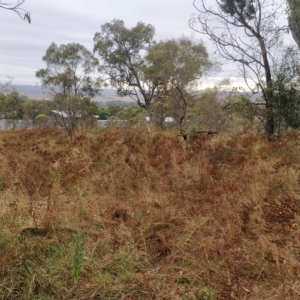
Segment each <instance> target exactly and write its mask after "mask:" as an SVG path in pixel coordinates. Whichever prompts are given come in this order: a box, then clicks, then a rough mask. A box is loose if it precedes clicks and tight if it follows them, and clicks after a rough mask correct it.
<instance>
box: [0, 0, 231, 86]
mask: <svg viewBox="0 0 300 300" xmlns="http://www.w3.org/2000/svg"><path fill="white" fill-rule="evenodd" d="M2 2H11V3H16V2H17V0H9V1H8V0H7V1H2ZM22 7H23V8H24V9H26V10H27V11H29V12H30V13H31V17H32V23H31V24H28V23H27V22H25V21H23V20H21V19H20V18H19V17H18V15H17V14H15V13H14V12H11V11H6V10H4V9H0V20H1V34H0V83H3V82H5V81H6V80H7V76H11V77H13V78H14V80H13V83H14V84H26V85H27V84H28V85H39V81H38V79H37V78H36V77H35V72H36V71H37V70H39V69H41V68H45V63H44V62H43V60H42V57H43V55H44V54H45V51H46V49H47V48H48V46H49V45H50V44H51V43H52V42H55V43H56V44H57V45H60V44H67V43H72V42H76V43H80V44H82V45H84V46H85V47H87V48H88V49H89V50H91V51H92V50H93V37H94V34H95V33H96V32H97V31H100V27H101V25H102V24H104V23H106V22H110V21H112V20H113V19H121V20H123V21H124V22H125V26H126V27H128V28H131V27H133V26H135V25H136V24H137V22H139V21H142V22H144V23H146V24H152V25H154V26H155V29H156V35H155V40H165V39H170V38H178V37H180V36H181V35H187V36H192V35H193V36H194V37H195V38H196V39H202V40H203V41H204V43H205V45H206V47H207V50H208V52H209V53H213V52H214V51H215V49H213V47H212V46H210V44H209V43H208V42H207V41H206V40H205V37H202V36H200V35H199V34H198V33H195V32H194V31H193V30H191V29H190V28H189V26H188V21H189V18H190V17H191V15H192V14H194V13H197V11H196V10H195V8H194V7H193V1H192V0H151V1H146V0H85V1H84V0H81V1H80V0H63V1H62V0H26V1H25V3H24V4H23V6H22ZM235 74H236V71H235V66H234V65H226V66H223V72H222V73H221V74H219V75H217V76H216V77H214V78H204V79H203V86H206V85H207V84H208V83H210V84H211V83H217V82H218V81H219V80H221V79H222V78H225V77H232V78H234V77H233V76H234V75H235Z"/></svg>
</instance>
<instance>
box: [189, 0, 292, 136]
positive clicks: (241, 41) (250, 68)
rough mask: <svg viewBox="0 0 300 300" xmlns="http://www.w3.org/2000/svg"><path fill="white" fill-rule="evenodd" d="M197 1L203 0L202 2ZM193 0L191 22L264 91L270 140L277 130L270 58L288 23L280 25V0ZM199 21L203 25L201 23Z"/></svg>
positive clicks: (253, 86) (250, 84)
mask: <svg viewBox="0 0 300 300" xmlns="http://www.w3.org/2000/svg"><path fill="white" fill-rule="evenodd" d="M196 2H200V4H199V5H197V4H196ZM205 2H206V1H205V0H199V1H196V0H194V2H193V3H194V7H195V8H196V9H197V11H198V15H197V16H193V17H192V18H191V19H190V26H191V27H192V28H193V29H194V30H196V31H198V32H200V33H203V34H206V35H208V36H209V38H210V39H211V41H212V42H213V43H214V45H215V46H216V51H217V52H218V53H219V54H220V55H221V56H222V57H223V58H225V59H227V60H230V61H233V62H237V63H238V64H239V67H240V73H241V75H242V76H243V77H244V80H245V82H246V84H247V86H248V88H249V89H250V90H252V92H253V93H257V92H258V91H261V92H262V94H263V99H264V101H265V108H266V124H265V125H266V126H265V128H266V132H267V135H268V138H269V139H270V140H271V139H272V138H273V134H274V131H275V125H274V111H273V97H274V95H273V88H272V72H271V62H272V60H273V59H274V55H275V54H274V50H276V47H275V46H276V44H277V43H278V41H279V39H280V38H281V37H282V35H283V34H285V33H286V31H287V30H286V29H287V28H286V26H279V25H277V24H278V22H277V20H278V19H279V17H280V16H281V15H282V14H284V8H283V6H282V3H281V1H278V0H276V1H275V0H215V1H212V2H213V3H211V4H213V6H209V7H208V6H207V5H206V4H205ZM199 25H200V26H199Z"/></svg>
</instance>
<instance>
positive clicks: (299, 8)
mask: <svg viewBox="0 0 300 300" xmlns="http://www.w3.org/2000/svg"><path fill="white" fill-rule="evenodd" d="M287 3H288V5H289V25H290V29H291V31H292V34H293V38H294V40H295V42H296V43H297V45H298V48H299V49H300V1H299V0H287Z"/></svg>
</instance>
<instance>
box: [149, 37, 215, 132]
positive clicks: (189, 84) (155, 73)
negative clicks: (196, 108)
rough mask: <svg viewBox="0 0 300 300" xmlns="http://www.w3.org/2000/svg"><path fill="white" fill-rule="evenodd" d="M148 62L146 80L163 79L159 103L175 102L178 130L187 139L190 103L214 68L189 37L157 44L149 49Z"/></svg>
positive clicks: (199, 46)
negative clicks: (147, 78) (201, 80)
mask: <svg viewBox="0 0 300 300" xmlns="http://www.w3.org/2000/svg"><path fill="white" fill-rule="evenodd" d="M145 59H146V61H147V62H148V64H149V68H148V69H147V71H146V74H147V76H148V77H149V78H161V80H162V83H163V84H162V85H161V86H160V87H159V89H158V90H157V93H156V99H160V98H161V99H164V98H165V99H166V98H172V99H173V101H175V102H176V103H175V105H176V106H177V110H178V114H179V120H178V121H179V129H180V133H181V134H183V135H184V134H185V131H184V128H183V122H184V118H185V114H186V108H187V99H188V98H189V97H191V94H192V92H193V90H194V89H195V88H196V89H197V87H198V84H199V80H200V78H201V77H202V76H203V75H207V74H208V72H209V71H211V70H212V69H213V67H214V66H215V64H214V63H213V62H212V61H210V60H209V57H208V54H207V51H206V48H205V46H204V45H203V44H202V42H195V41H194V40H192V39H190V38H188V37H181V38H179V39H177V40H175V39H172V40H167V41H161V42H159V43H154V44H153V45H152V46H150V47H149V48H148V52H147V55H146V57H145ZM161 99H160V101H161Z"/></svg>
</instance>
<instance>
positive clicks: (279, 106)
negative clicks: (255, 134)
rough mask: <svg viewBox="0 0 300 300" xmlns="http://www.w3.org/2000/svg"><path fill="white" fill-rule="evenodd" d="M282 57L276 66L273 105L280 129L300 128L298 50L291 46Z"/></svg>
mask: <svg viewBox="0 0 300 300" xmlns="http://www.w3.org/2000/svg"><path fill="white" fill-rule="evenodd" d="M282 54H283V55H282V59H281V61H280V62H279V63H278V65H276V66H275V67H274V73H275V76H274V78H275V79H274V80H273V83H272V87H273V95H274V97H273V98H274V99H273V106H274V117H275V121H276V126H277V128H278V129H285V128H288V127H290V128H296V129H298V128H300V93H299V87H300V71H299V66H300V65H299V59H300V54H299V52H298V50H297V49H296V50H295V49H293V48H291V47H288V48H286V49H285V50H284V51H283V53H282Z"/></svg>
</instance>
